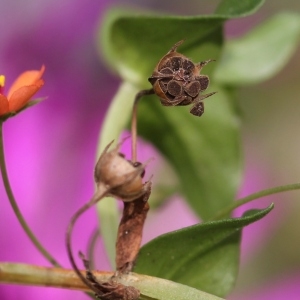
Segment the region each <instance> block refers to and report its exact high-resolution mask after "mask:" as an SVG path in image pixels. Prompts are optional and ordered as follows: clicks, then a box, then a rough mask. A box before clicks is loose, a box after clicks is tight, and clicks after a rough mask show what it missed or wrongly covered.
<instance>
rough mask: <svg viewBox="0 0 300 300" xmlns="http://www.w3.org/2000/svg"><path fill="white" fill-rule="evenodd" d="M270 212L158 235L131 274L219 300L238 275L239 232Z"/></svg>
mask: <svg viewBox="0 0 300 300" xmlns="http://www.w3.org/2000/svg"><path fill="white" fill-rule="evenodd" d="M272 209H273V204H271V205H270V206H269V207H268V208H266V209H264V210H251V211H248V212H247V213H246V214H245V215H244V216H243V217H241V218H236V219H225V220H221V221H213V222H207V223H203V224H199V225H194V226H190V227H186V228H183V229H181V230H177V231H174V232H170V233H167V234H164V235H161V236H159V237H157V238H155V239H154V240H152V241H150V242H149V243H148V244H146V245H144V246H143V247H142V248H141V251H140V254H139V257H138V260H137V264H136V267H135V269H134V272H137V273H141V274H146V275H150V276H156V277H160V278H164V279H168V280H172V281H175V282H178V283H181V284H185V285H188V286H191V287H194V288H196V289H199V290H202V291H206V292H208V293H211V294H214V295H217V296H219V297H224V296H226V295H227V294H228V293H229V292H230V291H231V289H232V287H233V285H234V283H235V280H236V277H237V271H238V264H239V262H238V260H239V259H238V258H239V244H240V235H241V229H242V228H243V227H245V226H247V225H249V224H251V223H253V222H255V221H257V220H260V219H261V218H263V217H264V216H265V215H267V214H268V213H269V212H270V211H271V210H272Z"/></svg>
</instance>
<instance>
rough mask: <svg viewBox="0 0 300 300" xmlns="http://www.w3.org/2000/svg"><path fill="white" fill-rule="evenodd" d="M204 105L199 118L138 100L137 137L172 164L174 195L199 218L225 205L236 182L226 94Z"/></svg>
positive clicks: (231, 110)
mask: <svg viewBox="0 0 300 300" xmlns="http://www.w3.org/2000/svg"><path fill="white" fill-rule="evenodd" d="M211 90H212V91H218V93H217V94H216V95H214V96H213V97H211V98H209V99H207V100H206V102H205V113H204V115H203V116H202V117H201V118H197V117H194V116H192V115H190V114H189V112H188V111H187V109H186V108H184V107H162V106H161V104H160V103H159V101H158V99H157V97H154V96H153V97H151V99H145V100H144V101H141V103H140V107H139V119H138V124H139V133H140V134H141V135H142V136H143V137H144V138H146V139H147V140H149V141H151V142H152V143H153V144H154V145H155V146H156V147H157V148H158V149H159V150H160V151H161V152H162V154H163V155H164V156H165V158H166V159H167V160H168V161H169V162H170V163H171V165H172V166H173V168H174V170H175V171H176V173H177V176H178V177H179V179H180V185H178V191H179V192H181V193H182V194H183V195H185V196H186V198H187V201H188V202H189V204H190V205H191V207H192V208H193V209H194V210H195V211H196V212H197V213H198V215H199V216H201V218H203V219H204V220H207V219H210V218H212V217H213V216H214V214H215V212H216V211H219V210H220V209H221V208H224V207H226V206H228V205H229V204H230V203H231V202H232V201H233V199H234V197H235V193H236V190H237V189H238V187H239V185H240V178H241V149H240V133H239V130H240V124H239V119H238V116H237V113H236V109H235V106H234V104H233V102H232V99H231V94H229V92H228V91H227V90H224V89H222V88H221V87H214V88H211Z"/></svg>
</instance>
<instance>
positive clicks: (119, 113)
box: [97, 82, 138, 268]
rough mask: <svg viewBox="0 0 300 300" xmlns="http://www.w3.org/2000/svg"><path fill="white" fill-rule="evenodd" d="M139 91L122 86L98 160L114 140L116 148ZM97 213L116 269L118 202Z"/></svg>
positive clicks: (108, 201)
mask: <svg viewBox="0 0 300 300" xmlns="http://www.w3.org/2000/svg"><path fill="white" fill-rule="evenodd" d="M137 91H138V90H137V88H136V87H135V86H133V85H132V84H130V83H128V82H125V83H123V84H122V85H121V86H120V88H119V91H118V93H117V94H116V95H115V98H114V99H113V101H112V104H111V105H110V107H109V110H108V112H107V113H106V117H105V120H104V123H103V126H102V131H101V135H100V137H99V145H98V151H97V152H98V153H97V158H99V157H100V154H101V152H102V151H103V149H104V148H105V147H106V146H107V145H108V144H109V143H110V142H111V141H112V140H115V143H114V145H112V146H111V147H114V146H115V145H116V143H117V142H118V138H119V136H120V134H121V132H122V130H123V129H124V127H125V126H126V124H127V122H128V118H129V115H130V113H131V107H132V103H133V98H134V95H135V94H136V93H137ZM128 99H129V101H128ZM128 102H129V105H128ZM97 212H98V216H99V219H100V226H99V228H100V231H101V236H102V239H103V240H104V244H105V247H106V252H107V254H108V257H109V259H110V264H111V266H112V267H113V268H114V267H115V256H116V254H115V253H116V250H115V248H116V236H117V231H118V223H119V218H120V216H119V212H118V208H117V204H116V200H115V199H113V198H111V197H108V198H105V199H104V200H102V201H100V202H99V203H98V204H97Z"/></svg>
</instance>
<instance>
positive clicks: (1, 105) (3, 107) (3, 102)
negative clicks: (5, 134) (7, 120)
mask: <svg viewBox="0 0 300 300" xmlns="http://www.w3.org/2000/svg"><path fill="white" fill-rule="evenodd" d="M8 111H9V109H8V100H7V98H6V97H5V96H4V95H0V116H2V115H5V114H6V113H8Z"/></svg>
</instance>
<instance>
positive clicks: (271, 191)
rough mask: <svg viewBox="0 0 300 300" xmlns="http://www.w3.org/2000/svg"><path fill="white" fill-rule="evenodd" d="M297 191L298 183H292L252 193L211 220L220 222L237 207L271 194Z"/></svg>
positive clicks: (299, 184) (299, 185) (299, 187)
mask: <svg viewBox="0 0 300 300" xmlns="http://www.w3.org/2000/svg"><path fill="white" fill-rule="evenodd" d="M299 189H300V183H293V184H288V185H282V186H277V187H274V188H270V189H266V190H262V191H259V192H257V193H253V194H251V195H249V196H247V197H244V198H241V199H238V200H236V201H234V202H233V203H232V204H231V205H229V206H227V207H226V208H225V209H223V210H221V211H219V212H218V213H217V214H216V215H215V216H214V218H213V219H212V220H220V219H222V218H224V217H226V216H228V215H229V214H230V213H231V212H232V211H233V210H234V209H236V208H237V207H239V206H241V205H243V204H246V203H248V202H251V201H253V200H256V199H259V198H262V197H265V196H269V195H273V194H278V193H282V192H289V191H293V190H299Z"/></svg>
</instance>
